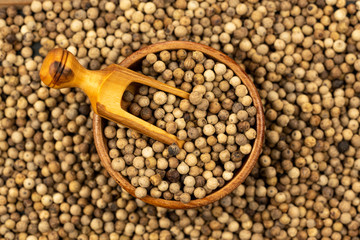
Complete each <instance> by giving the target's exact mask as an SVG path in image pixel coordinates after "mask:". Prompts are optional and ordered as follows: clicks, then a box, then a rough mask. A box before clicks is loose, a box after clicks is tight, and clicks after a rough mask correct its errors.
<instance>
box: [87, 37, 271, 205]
mask: <svg viewBox="0 0 360 240" xmlns="http://www.w3.org/2000/svg"><path fill="white" fill-rule="evenodd" d="M179 49H184V50H188V51H200V52H202V53H204V54H205V55H206V56H208V57H210V58H212V59H214V60H216V61H218V62H222V63H224V64H225V65H226V66H227V67H228V68H230V69H231V70H232V71H233V72H234V75H236V76H238V77H239V78H240V79H241V81H242V83H243V84H244V85H245V86H246V87H247V89H248V91H249V94H250V96H251V97H252V99H253V104H254V106H255V108H256V110H257V113H256V132H257V135H256V138H255V140H254V142H253V145H252V146H253V148H252V150H251V152H250V154H249V155H248V157H247V159H246V160H245V161H243V163H242V165H241V167H240V168H238V169H237V170H236V171H237V172H236V173H235V175H234V177H233V178H232V179H231V180H230V181H228V182H227V183H226V184H225V185H224V186H223V187H221V188H220V189H218V190H216V191H215V192H213V193H211V194H209V195H207V196H206V197H204V198H201V199H194V200H191V201H190V202H189V203H182V202H180V201H176V200H165V199H162V198H154V197H151V196H149V195H147V196H146V197H144V198H141V200H142V201H143V202H145V203H148V204H151V205H154V206H158V207H164V208H171V209H189V208H195V207H200V206H204V205H207V204H210V203H213V202H215V201H217V200H219V199H221V198H223V197H225V196H226V195H228V194H229V193H231V192H232V191H234V190H235V189H236V188H237V187H238V186H239V185H240V184H241V183H243V182H244V181H245V179H246V177H247V176H248V175H249V174H250V172H251V171H252V169H253V168H254V166H255V165H256V162H257V160H258V158H259V156H260V153H261V151H262V146H263V143H264V135H265V116H264V110H263V105H262V101H261V98H260V95H259V93H258V91H257V89H256V87H255V85H254V83H253V82H252V80H251V79H250V77H249V76H248V75H247V74H246V73H245V71H244V70H243V69H242V68H241V67H240V65H238V64H237V63H236V62H235V61H234V60H233V59H231V58H230V57H228V56H227V55H225V54H224V53H222V52H220V51H218V50H216V49H214V48H212V47H209V46H206V45H203V44H200V43H195V42H189V41H168V42H160V43H155V44H152V45H149V46H146V47H144V48H141V49H140V50H138V51H136V52H134V53H132V54H131V55H130V56H128V57H127V58H125V59H124V60H123V61H122V62H121V63H120V64H119V65H120V66H123V67H131V66H133V65H134V64H136V63H138V62H139V61H140V60H141V59H143V58H144V57H146V55H147V54H149V53H157V52H160V51H163V50H179ZM104 123H105V119H103V118H101V117H100V116H99V115H97V114H95V113H94V117H93V131H94V132H93V134H94V142H95V146H96V149H97V152H98V154H99V157H100V160H101V163H102V165H103V166H104V168H105V169H106V170H107V172H108V173H109V174H110V175H111V177H112V178H113V179H114V180H115V181H116V182H117V183H118V184H119V185H120V186H121V187H122V188H123V189H125V190H126V191H127V192H128V193H130V194H131V195H132V196H134V197H136V196H135V187H134V186H132V185H131V183H130V182H129V180H127V178H125V177H124V176H122V175H121V173H120V172H118V171H115V170H113V169H112V167H111V159H110V157H109V154H108V147H107V139H106V138H105V136H104V134H103V128H104Z"/></svg>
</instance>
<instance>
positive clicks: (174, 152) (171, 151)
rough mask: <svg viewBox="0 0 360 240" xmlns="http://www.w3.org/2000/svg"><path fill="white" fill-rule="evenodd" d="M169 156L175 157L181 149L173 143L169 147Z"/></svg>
mask: <svg viewBox="0 0 360 240" xmlns="http://www.w3.org/2000/svg"><path fill="white" fill-rule="evenodd" d="M168 151H169V156H170V157H174V156H176V155H178V154H179V153H180V148H179V146H178V145H177V144H175V143H173V144H171V145H170V146H169V149H168Z"/></svg>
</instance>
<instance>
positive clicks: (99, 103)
mask: <svg viewBox="0 0 360 240" xmlns="http://www.w3.org/2000/svg"><path fill="white" fill-rule="evenodd" d="M40 78H41V80H42V81H43V82H44V83H45V84H46V85H47V86H49V87H52V88H69V87H79V88H81V89H82V90H83V91H84V92H85V93H86V94H87V96H88V97H89V99H90V102H91V106H92V108H93V110H94V112H95V113H96V114H98V115H100V116H101V117H104V118H106V119H109V120H111V121H114V122H116V123H119V124H121V125H124V126H126V127H128V128H131V129H134V130H136V131H138V132H141V133H142V134H145V135H147V136H149V137H151V138H153V139H155V140H157V141H160V142H163V143H165V144H168V145H170V144H173V143H176V144H177V145H178V146H179V147H180V148H182V146H183V145H184V141H182V140H179V139H178V138H177V137H176V136H174V135H172V134H170V133H168V132H166V131H165V130H163V129H161V128H158V127H156V126H154V125H152V124H150V123H149V122H146V121H144V120H142V119H140V118H138V117H136V116H134V115H132V114H130V113H129V112H127V111H126V110H125V109H124V108H123V106H126V105H127V104H123V103H124V101H123V100H122V97H123V94H124V92H125V90H126V89H127V88H128V87H129V85H130V84H131V83H140V84H144V85H147V86H149V87H153V88H156V89H159V90H161V91H164V92H167V93H171V94H174V95H176V96H178V97H181V98H186V99H188V98H189V93H187V92H185V91H182V90H180V89H178V88H175V87H171V86H169V85H167V84H165V83H162V82H160V81H157V80H155V79H153V78H151V77H147V76H144V75H142V74H140V73H138V72H135V71H132V70H130V69H128V68H125V67H122V66H120V65H116V64H112V65H110V66H108V67H107V68H105V69H103V70H99V71H91V70H87V69H85V68H84V67H82V66H81V65H80V63H79V62H78V61H77V60H76V58H75V57H74V55H72V54H71V53H70V52H68V51H66V50H64V49H61V48H56V49H53V50H51V51H50V52H49V54H48V55H47V56H46V58H45V60H44V62H43V64H42V67H41V70H40Z"/></svg>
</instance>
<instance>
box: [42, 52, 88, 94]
mask: <svg viewBox="0 0 360 240" xmlns="http://www.w3.org/2000/svg"><path fill="white" fill-rule="evenodd" d="M87 71H88V70H87V69H85V68H84V67H83V66H81V65H80V63H79V62H78V61H77V60H76V58H75V56H74V55H73V54H72V53H70V52H69V51H67V50H65V49H62V48H55V49H53V50H51V51H50V52H49V53H48V55H47V56H46V58H45V59H44V61H43V64H42V66H41V69H40V79H41V80H42V81H43V83H45V84H46V85H47V86H49V87H51V88H57V89H59V88H70V87H78V86H79V85H80V82H81V81H83V80H84V78H83V76H84V75H87V74H88V73H87Z"/></svg>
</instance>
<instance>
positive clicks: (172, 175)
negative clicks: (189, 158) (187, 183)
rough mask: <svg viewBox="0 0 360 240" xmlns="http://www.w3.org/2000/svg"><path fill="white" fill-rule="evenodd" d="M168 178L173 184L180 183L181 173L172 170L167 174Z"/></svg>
mask: <svg viewBox="0 0 360 240" xmlns="http://www.w3.org/2000/svg"><path fill="white" fill-rule="evenodd" d="M166 178H167V179H168V180H169V181H170V182H172V183H175V182H179V180H180V173H179V172H178V171H177V170H175V169H170V170H169V171H167V173H166Z"/></svg>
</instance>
